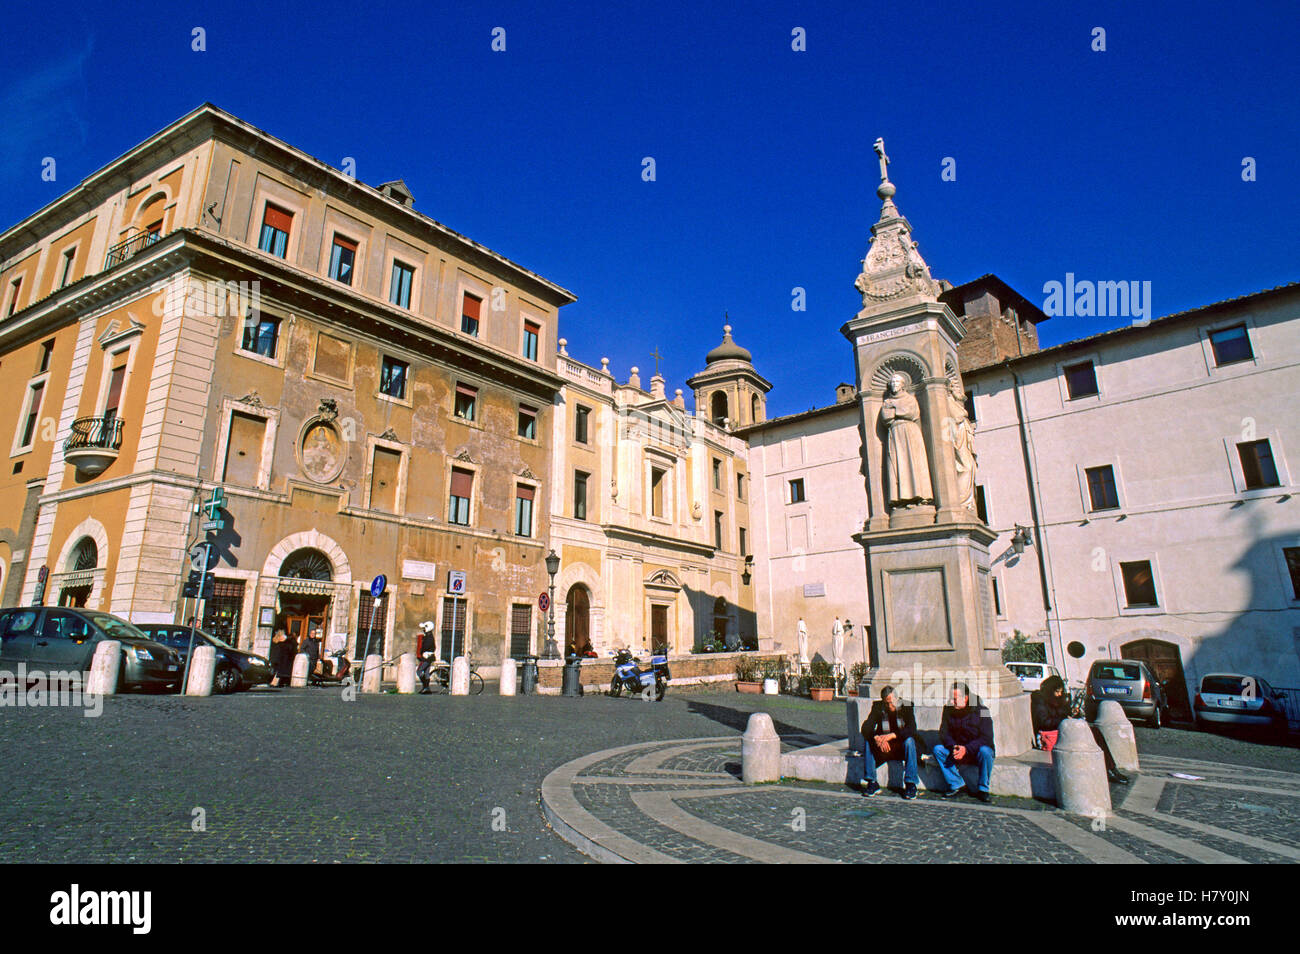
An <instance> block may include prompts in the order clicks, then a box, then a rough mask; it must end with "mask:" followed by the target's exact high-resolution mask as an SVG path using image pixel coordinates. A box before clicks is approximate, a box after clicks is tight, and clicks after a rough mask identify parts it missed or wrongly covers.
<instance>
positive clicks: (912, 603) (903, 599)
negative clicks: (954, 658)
mask: <svg viewBox="0 0 1300 954" xmlns="http://www.w3.org/2000/svg"><path fill="white" fill-rule="evenodd" d="M881 578H882V583H883V584H884V586H883V589H884V597H885V640H886V646H887V647H888V649H889V651H890V652H895V653H897V652H929V651H934V650H948V649H952V646H953V643H952V630H951V629H950V628H949V625H948V593H947V587H946V586H945V584H944V570H943V567H942V566H934V567H924V568H921V569H915V570H886V571H885V572H883V573H882V574H881Z"/></svg>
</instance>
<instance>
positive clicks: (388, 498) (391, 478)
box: [370, 447, 402, 513]
mask: <svg viewBox="0 0 1300 954" xmlns="http://www.w3.org/2000/svg"><path fill="white" fill-rule="evenodd" d="M401 469H402V455H401V452H400V451H395V450H392V449H390V448H387V447H376V448H375V456H374V459H373V460H372V461H371V466H370V509H371V510H382V511H383V512H384V513H397V476H398V474H399V473H400V472H401Z"/></svg>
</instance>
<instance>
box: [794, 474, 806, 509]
mask: <svg viewBox="0 0 1300 954" xmlns="http://www.w3.org/2000/svg"><path fill="white" fill-rule="evenodd" d="M807 499H808V498H807V497H806V496H804V490H803V478H802V477H800V478H798V479H797V480H792V481H790V503H803V502H804V501H805V500H807Z"/></svg>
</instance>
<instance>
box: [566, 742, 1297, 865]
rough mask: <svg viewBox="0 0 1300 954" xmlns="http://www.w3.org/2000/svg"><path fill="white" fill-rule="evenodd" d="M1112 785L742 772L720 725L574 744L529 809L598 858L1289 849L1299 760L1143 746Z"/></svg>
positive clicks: (1080, 858)
mask: <svg viewBox="0 0 1300 954" xmlns="http://www.w3.org/2000/svg"><path fill="white" fill-rule="evenodd" d="M1174 773H1177V774H1181V775H1187V776H1195V778H1176V777H1175V774H1174ZM1113 791H1114V793H1115V795H1116V796H1117V798H1120V799H1122V801H1120V803H1119V804H1118V805H1117V806H1116V809H1115V812H1114V814H1112V815H1110V816H1108V817H1106V818H1098V819H1089V818H1080V817H1077V816H1071V815H1068V814H1066V813H1064V812H1061V811H1058V810H1056V809H1054V808H1052V807H1051V806H1048V805H1044V804H1041V803H1038V802H1032V801H1028V800H1026V799H1018V798H1003V797H995V798H994V800H993V802H992V803H991V804H989V805H984V804H980V803H979V802H976V801H974V800H973V799H970V798H966V797H962V798H957V799H952V800H948V799H940V798H938V797H936V796H932V795H928V794H923V795H921V797H919V798H917V799H916V800H914V801H910V802H905V801H903V800H902V799H901V798H899V797H897V795H896V794H894V793H890V792H882V793H881V794H880V795H879V796H877V797H876V798H873V799H865V798H862V797H861V796H860V795H858V794H857V793H855V792H853V791H850V790H848V789H847V788H845V787H843V786H834V785H823V784H819V783H812V782H809V783H804V782H796V781H793V780H785V781H783V782H781V783H779V784H774V785H744V784H742V783H741V781H740V739H739V738H737V737H735V736H730V737H719V738H700V739H678V740H673V741H663V742H649V743H641V744H637V745H628V746H623V747H620V748H615V749H607V750H604V751H600V752H595V753H593V754H591V755H587V756H584V757H582V758H579V759H575V760H573V761H571V762H568V763H565V764H564V765H561V766H560V767H559V768H557V769H555V770H554V771H552V772H551V773H550V774H549V775H548V776H547V777H546V778H545V780H544V781H543V782H542V808H543V811H544V812H545V814H546V817H547V820H548V821H549V822H550V823H551V825H552V827H553V828H554V829H555V831H556V832H557V833H559V834H560V835H561V837H563V838H565V839H566V840H567V841H569V842H570V843H571V844H573V845H574V846H576V847H577V848H578V849H579V850H581V851H583V852H584V853H586V854H587V855H589V856H591V857H592V858H595V859H597V860H600V861H606V862H632V863H648V864H665V863H692V862H725V863H754V862H760V863H835V862H849V863H878V862H882V861H891V860H892V861H907V862H997V863H1037V862H1061V863H1076V864H1077V863H1128V864H1134V863H1170V862H1172V863H1186V862H1189V861H1190V862H1203V863H1218V864H1224V863H1227V864H1232V863H1252V862H1253V863H1259V862H1264V863H1279V862H1281V863H1286V862H1291V863H1294V862H1296V861H1300V823H1297V822H1296V821H1294V820H1293V819H1294V816H1295V815H1296V814H1297V811H1296V810H1297V809H1300V801H1298V800H1300V775H1296V774H1293V773H1288V772H1280V771H1274V770H1268V769H1258V768H1250V769H1244V768H1242V767H1239V766H1228V765H1222V764H1217V763H1210V762H1200V761H1194V760H1189V759H1178V758H1171V757H1167V756H1152V757H1148V758H1146V759H1144V760H1143V774H1140V775H1138V776H1135V777H1134V778H1133V780H1132V784H1131V785H1129V786H1127V787H1124V788H1122V789H1121V788H1119V787H1116V788H1115V789H1113Z"/></svg>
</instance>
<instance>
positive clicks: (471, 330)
mask: <svg viewBox="0 0 1300 954" xmlns="http://www.w3.org/2000/svg"><path fill="white" fill-rule="evenodd" d="M482 306H483V299H482V298H478V297H476V296H474V295H471V294H470V293H469V292H466V293H465V298H464V301H463V302H462V303H461V306H460V330H461V331H463V332H465V334H467V335H474V336H475V337H477V336H478V323H479V318H480V317H481V314H482V312H481V309H482Z"/></svg>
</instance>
